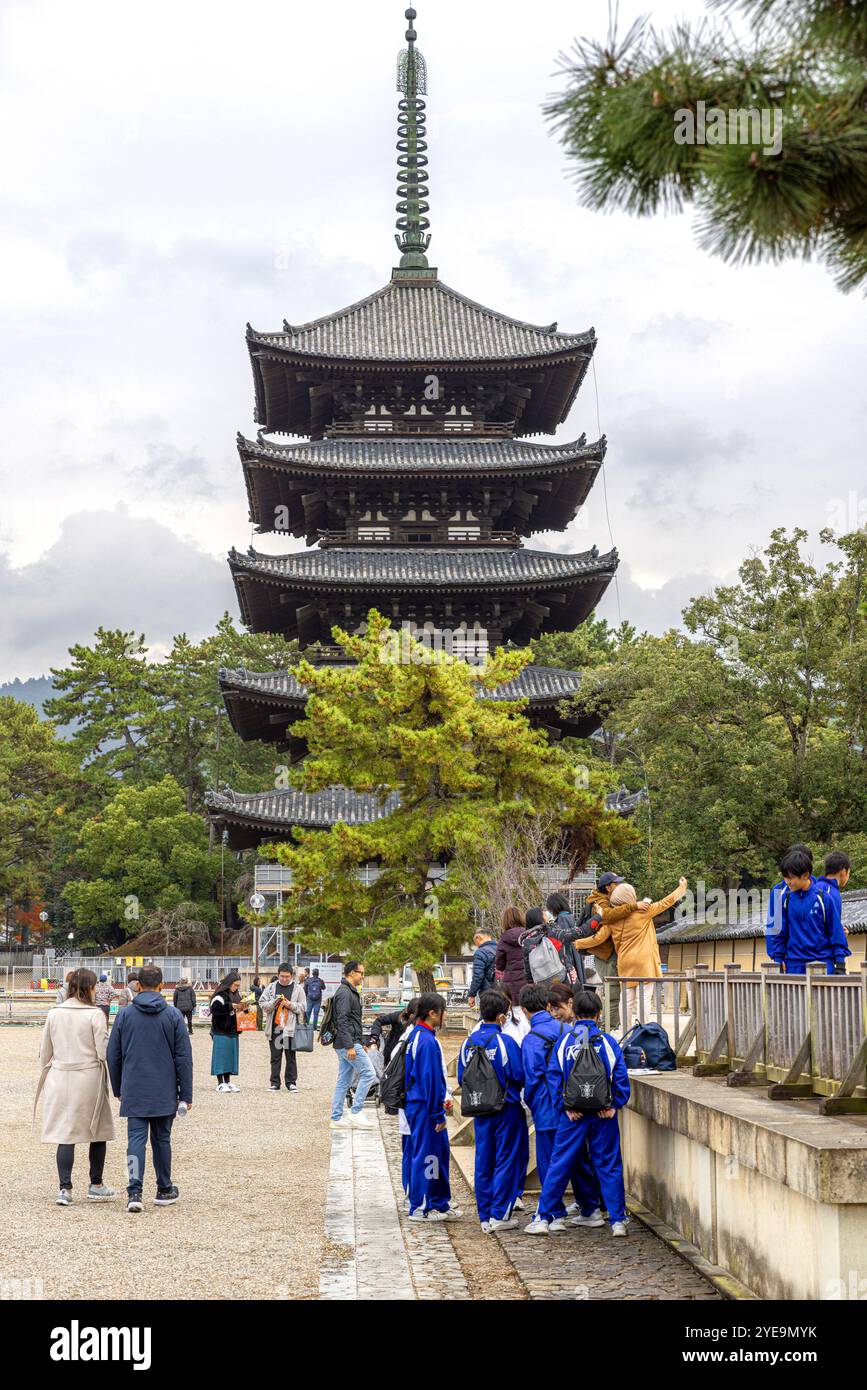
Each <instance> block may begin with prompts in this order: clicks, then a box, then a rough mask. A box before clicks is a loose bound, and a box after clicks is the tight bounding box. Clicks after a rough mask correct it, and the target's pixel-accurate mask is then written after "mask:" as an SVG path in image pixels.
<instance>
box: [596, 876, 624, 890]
mask: <svg viewBox="0 0 867 1390" xmlns="http://www.w3.org/2000/svg"><path fill="white" fill-rule="evenodd" d="M625 881H626V880H625V879H623V878H621V876H620V874H600V875H599V877H598V878H597V880H596V887H597V888H607V887H608V885H609V883H625Z"/></svg>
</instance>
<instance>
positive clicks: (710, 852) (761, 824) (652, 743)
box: [582, 530, 867, 892]
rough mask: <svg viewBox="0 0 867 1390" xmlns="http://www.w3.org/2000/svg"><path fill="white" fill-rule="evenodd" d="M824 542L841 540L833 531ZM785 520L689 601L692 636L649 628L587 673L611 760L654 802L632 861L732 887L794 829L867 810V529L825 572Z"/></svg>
mask: <svg viewBox="0 0 867 1390" xmlns="http://www.w3.org/2000/svg"><path fill="white" fill-rule="evenodd" d="M823 539H824V540H825V541H826V542H829V541H831V540H832V537H831V535H830V534H829V533H824V534H823ZM805 541H806V533H805V532H803V531H798V530H796V531H794V532H793V533H792V534H791V535H789V534H787V533H786V532H785V531H783V530H776V531H774V532H773V533H772V535H771V540H770V542H769V544H768V546H767V548H766V550H765V552H764V554H763V555H756V556H752V557H750V558H749V559H748V560H747V561H745V562H744V564H743V565H742V566H741V568H740V572H739V579H738V582H737V583H736V584H731V585H721V586H719V587H718V588H717V589H716V590H715V591H714V592H713V593H712V594H711V595H709V596H705V597H701V598H698V599H695V600H693V602H692V603H691V604H689V605H688V607H687V608H686V610H685V612H684V622H685V624H686V627H687V633H680V632H670V633H668V634H666V636H665V637H662V638H656V637H646V638H644V639H642V641H641V642H639V643H638V644H637V645H636V646H635V647H634V648H632V649H630V650H628V651H626V652H623V653H621V654H620V656H619V657H618V659H617V660H615V661H614V662H612V663H609V664H608V665H607V666H605V667H602V668H599V670H598V671H596V672H594V673H591V677H590V678H589V679H588V684H587V686H586V688H585V690H584V692H583V694H582V699H584V700H585V701H587V702H589V703H590V704H591V706H592V707H594V708H596V709H597V710H599V711H600V712H601V713H603V714H604V718H605V723H606V729H607V731H608V734H609V747H610V749H611V757H612V758H613V760H614V762H615V764H616V765H619V766H620V767H621V768H626V767H627V766H628V767H630V768H631V769H632V771H633V775H632V778H627V777H625V778H624V780H630V784H631V785H635V784H637V785H639V786H641V785H645V786H646V787H647V790H648V793H649V798H648V801H647V803H646V804H644V805H643V806H642V807H641V808H640V809H639V811H638V813H637V815H636V818H635V829H636V831H637V832H638V835H639V836H640V837H641V844H642V847H643V848H649V850H650V855H649V858H650V864H649V865H648V862H647V856H645V855H644V854H643V852H640V851H639V848H638V846H637V845H634V846H633V847H632V848H631V849H627V856H626V859H625V861H624V863H625V864H626V868H627V869H628V870H629V871H634V872H639V873H641V874H642V875H647V874H648V871H649V873H650V879H651V882H650V884H649V891H651V892H656V891H658V890H660V889H661V888H662V887H664V885H665V884H666V883H668V882H670V880H671V878H672V876H673V875H674V876H676V875H677V874H678V873H680V872H683V873H686V874H687V875H688V876H690V877H697V876H699V875H701V876H703V877H706V878H707V879H709V880H710V881H711V883H712V884H713V885H714V886H717V885H718V886H723V887H726V888H733V887H738V886H750V885H751V884H752V883H754V882H764V883H766V882H767V881H768V880H769V879H770V878H771V877H772V876H775V867H774V866H775V862H776V859H777V857H778V855H779V853H780V852H781V850H782V849H783V848H784V847H785V846H786V845H787V844H789V843H791V842H793V841H795V840H807V841H809V842H811V843H812V844H814V845H816V846H818V845H826V846H827V845H831V844H832V843H838V842H839V843H840V847H841V848H842V847H844V844H843V843H842V842H843V841H845V840H846V838H847V837H851V836H852V835H855V836H857V835H858V833H859V832H860V830H861V827H863V825H864V824H865V820H867V755H865V744H864V740H863V738H862V732H863V717H864V690H863V680H862V676H863V672H864V669H865V666H864V660H865V642H867V607H865V603H864V574H865V571H867V534H865V533H861V532H858V533H855V534H854V535H852V536H844V537H842V538H841V539H840V541H839V542H838V544H839V548H840V551H841V553H842V557H843V558H842V559H835V560H832V561H831V562H829V563H828V564H826V565H825V566H824V567H822V568H819V567H817V566H816V565H814V564H813V563H812V562H811V561H809V560H808V559H806V558H805V557H804V555H803V554H802V549H803V546H804V542H805Z"/></svg>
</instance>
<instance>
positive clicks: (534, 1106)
mask: <svg viewBox="0 0 867 1390" xmlns="http://www.w3.org/2000/svg"><path fill="white" fill-rule="evenodd" d="M547 1005H548V987H547V985H525V986H524V988H523V989H522V990H521V1008H522V1009H523V1010H524V1013H525V1014H526V1015H527V1019H528V1022H529V1024H530V1031H529V1033H528V1034H527V1035H526V1037H525V1038H524V1040H523V1042H522V1043H521V1065H522V1066H523V1068H524V1100H525V1102H526V1103H527V1105H529V1107H530V1114H531V1115H532V1116H533V1125H534V1127H535V1130H536V1168H537V1171H538V1173H539V1181H540V1182H544V1181H545V1174H546V1173H547V1171H548V1163H549V1161H550V1158H551V1150H552V1148H553V1147H554V1134H555V1131H556V1129H557V1124H558V1121H559V1118H560V1115H559V1108H558V1104H557V1096H556V1095H555V1094H554V1092H553V1091H552V1089H551V1084H550V1082H549V1079H548V1063H549V1062H550V1060H551V1053H552V1052H553V1050H554V1047H555V1045H556V1044H557V1043H558V1042H559V1041H560V1039H561V1038H562V1036H563V1033H564V1032H565V1028H564V1025H563V1024H562V1023H561V1022H560V1020H559V1019H557V1018H554V1017H553V1016H552V1015H551V1014H550V1013H549V1012H548V1007H547Z"/></svg>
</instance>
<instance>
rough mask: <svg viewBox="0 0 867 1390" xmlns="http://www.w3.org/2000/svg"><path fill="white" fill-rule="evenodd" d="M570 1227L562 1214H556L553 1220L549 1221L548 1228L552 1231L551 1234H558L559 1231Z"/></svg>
mask: <svg viewBox="0 0 867 1390" xmlns="http://www.w3.org/2000/svg"><path fill="white" fill-rule="evenodd" d="M568 1229H569V1228H568V1227H567V1225H566V1222H565V1221H564V1220H563V1218H562V1216H555V1217H554V1220H553V1221H549V1222H548V1230H549V1232H550V1233H551V1235H557V1234H558V1232H560V1231H566V1230H568Z"/></svg>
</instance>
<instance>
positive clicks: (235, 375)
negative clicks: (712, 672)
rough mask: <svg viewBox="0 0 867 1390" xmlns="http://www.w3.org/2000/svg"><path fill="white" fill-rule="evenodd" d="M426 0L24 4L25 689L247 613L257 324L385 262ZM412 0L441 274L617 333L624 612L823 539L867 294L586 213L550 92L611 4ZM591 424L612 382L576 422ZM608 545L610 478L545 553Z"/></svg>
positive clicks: (855, 441) (10, 625)
mask: <svg viewBox="0 0 867 1390" xmlns="http://www.w3.org/2000/svg"><path fill="white" fill-rule="evenodd" d="M403 8H404V5H403V4H402V3H401V0H397V2H395V0H364V3H363V4H362V3H358V0H330V3H328V4H320V5H313V4H306V3H298V0H291V2H290V0H246V3H245V4H243V5H239V4H237V3H234V0H233V2H232V3H228V0H216V3H215V0H208V3H204V0H173V3H169V0H148V3H147V4H144V3H139V0H127V2H126V3H124V4H123V5H119V4H117V3H116V0H78V2H77V3H76V4H74V5H72V4H69V3H68V0H2V4H0V125H2V129H3V131H4V137H5V138H4V140H3V142H2V150H0V199H2V206H0V219H2V220H0V266H2V271H0V315H2V334H0V374H2V402H3V434H2V446H0V681H2V680H5V679H8V678H10V677H13V676H16V675H17V676H20V677H22V678H24V677H27V676H30V675H37V674H40V673H42V672H43V671H45V670H46V669H47V668H48V666H49V665H51V664H57V663H58V662H61V661H62V660H63V657H64V653H65V649H66V647H67V646H68V645H69V643H70V642H72V641H81V640H86V639H87V638H88V636H89V635H90V634H91V633H92V631H93V629H94V628H95V627H96V626H97V625H98V624H100V623H101V624H103V625H106V626H122V627H132V628H136V629H138V630H141V631H144V632H146V634H147V635H148V637H149V639H150V641H151V642H152V643H153V645H154V646H155V647H157V648H159V647H160V646H161V645H162V644H164V643H165V642H166V641H167V640H168V639H169V638H170V636H171V633H172V632H175V631H180V630H186V631H187V632H189V633H190V635H200V634H202V633H204V632H206V631H208V630H209V629H210V628H211V627H212V626H213V623H214V622H215V621H216V619H217V618H218V616H219V615H220V613H221V612H222V611H223V609H224V608H227V607H228V608H229V609H230V611H232V612H233V613H235V612H236V608H235V603H234V595H233V591H232V588H231V585H230V582H229V577H228V571H227V567H226V564H225V553H226V550H227V549H228V547H229V546H230V545H232V544H236V545H239V546H241V547H245V546H246V545H247V544H248V543H249V542H250V539H251V530H250V525H249V522H248V520H247V513H246V504H245V497H244V488H243V483H242V478H241V471H240V466H239V463H238V458H237V455H236V453H235V448H234V438H235V433H236V431H237V430H238V429H241V430H243V431H245V432H247V433H250V432H252V429H253V425H252V419H251V415H252V405H253V392H252V381H251V375H250V369H249V364H248V358H247V353H246V349H245V345H244V325H245V322H246V321H247V320H249V321H250V322H251V323H253V325H254V326H255V327H257V328H260V329H274V328H278V327H279V326H280V324H281V322H282V320H283V318H284V317H286V318H288V319H290V320H291V321H292V322H295V323H298V322H303V321H305V320H307V319H310V318H314V317H316V316H318V315H321V314H325V313H329V312H332V311H333V310H335V309H338V308H341V307H343V306H344V305H346V304H348V303H350V302H352V301H353V300H355V299H358V298H361V297H362V296H364V295H366V294H368V293H370V292H371V291H373V290H374V289H377V288H378V287H379V286H380V285H382V284H384V283H385V281H386V280H387V279H388V276H389V273H390V270H391V266H392V264H393V263H394V252H395V248H394V242H393V218H394V202H395V195H394V139H395V111H396V93H395V90H394V62H395V56H396V53H397V51H398V49H399V48H400V47H401V45H402V42H403V31H404V28H405V21H404V19H403ZM417 8H418V10H419V18H418V21H417V27H418V29H419V45H420V47H421V49H422V51H423V52H424V54H425V56H426V57H427V60H428V64H429V70H430V93H429V98H428V111H429V138H430V159H431V165H430V171H431V194H432V197H431V201H432V230H433V233H434V240H433V244H432V247H431V261H432V264H435V265H437V266H438V267H439V269H440V274H441V276H442V278H443V279H444V280H445V281H446V283H448V284H450V285H452V286H454V287H455V288H456V289H459V290H461V291H462V292H463V293H465V294H468V295H470V296H472V297H473V298H475V299H478V300H481V301H482V302H483V303H486V304H489V305H491V306H492V307H494V308H496V309H499V310H501V311H503V312H505V313H508V314H512V315H514V316H516V317H519V318H524V319H529V320H531V321H533V322H538V323H549V322H551V321H552V320H554V319H557V320H558V321H559V324H560V327H561V328H562V329H566V330H570V331H577V330H582V329H585V328H587V327H589V326H590V325H591V324H592V325H593V326H595V328H596V331H597V334H598V336H599V348H598V352H597V357H596V366H597V373H598V386H599V399H600V414H601V428H602V430H603V431H604V432H605V433H607V435H608V437H609V441H610V444H609V454H608V461H607V464H606V472H607V487H608V501H609V511H610V522H611V529H612V532H613V536H614V541H615V543H616V544H617V546H618V548H619V550H620V553H621V556H622V563H621V570H620V584H619V601H620V607H621V610H622V613H623V616H624V617H627V618H629V619H631V620H632V621H633V622H635V623H636V624H638V625H639V626H646V627H649V628H651V629H652V630H662V629H664V628H665V627H666V626H667V625H669V624H670V623H672V622H676V621H677V619H678V616H679V612H680V608H681V606H682V604H683V603H684V602H685V601H686V600H687V599H688V598H689V597H690V596H691V595H692V594H694V593H696V592H700V591H704V590H705V589H707V588H708V587H709V586H711V585H712V584H713V582H714V581H715V580H719V579H721V578H724V577H728V576H731V575H732V573H733V572H734V571H735V569H736V567H737V565H738V564H739V562H740V561H741V560H742V558H743V557H744V555H745V554H746V553H747V552H748V551H749V550H750V549H751V548H754V547H760V546H761V545H762V544H763V543H764V541H765V540H766V538H767V535H768V532H769V531H770V529H771V527H772V526H774V525H778V524H785V525H789V526H794V525H797V524H800V525H804V526H806V527H808V528H809V529H810V530H811V532H812V533H813V534H814V535H815V534H817V532H818V530H819V529H820V527H821V526H822V525H824V524H825V522H826V519H827V517H828V508H829V505H831V502H832V499H834V498H846V497H847V496H848V494H849V492H850V491H854V490H857V489H859V488H861V489H862V491H863V483H864V472H865V469H864V447H863V438H864V425H865V413H867V403H865V392H864V386H863V383H864V380H865V349H864V332H863V324H864V303H863V300H862V299H861V298H859V297H858V296H849V297H843V296H841V295H839V294H838V293H837V292H836V291H835V289H834V287H833V284H832V283H831V281H830V279H829V278H828V276H827V275H826V273H825V272H824V271H823V270H822V269H821V268H820V267H819V266H811V265H786V266H783V267H779V268H771V267H761V268H755V269H730V268H727V267H726V266H724V265H723V264H722V263H721V262H718V261H715V260H711V259H710V258H709V257H707V256H706V255H705V254H704V253H703V252H701V251H699V250H698V249H697V247H696V245H695V241H694V237H693V230H692V226H691V218H690V216H689V215H686V216H681V217H668V218H663V217H660V218H658V219H655V220H651V221H644V220H633V219H630V218H627V217H625V216H621V215H614V216H605V215H601V214H596V213H590V212H587V211H584V210H582V209H580V208H579V207H578V206H577V202H576V199H575V195H574V188H573V186H572V185H571V184H570V181H569V177H568V171H567V169H566V165H565V159H564V156H563V153H562V151H561V149H560V146H559V145H558V144H557V142H556V141H555V140H554V139H553V138H552V137H551V135H550V134H549V132H548V129H547V127H546V124H545V122H544V120H543V118H542V115H541V111H540V105H541V103H542V102H543V100H544V99H545V97H546V96H547V95H549V94H550V93H551V92H552V91H554V90H555V89H556V88H557V85H558V79H557V78H556V77H555V75H554V69H555V65H556V56H557V53H558V51H559V50H561V49H563V48H566V47H568V46H569V45H570V44H571V41H572V39H573V38H574V37H575V36H576V34H578V33H584V34H594V35H596V36H599V37H602V36H603V35H604V33H605V31H606V28H607V4H606V0H582V3H581V4H580V5H576V4H575V3H574V0H573V2H572V3H569V2H568V0H538V3H536V4H535V5H533V6H531V7H528V6H527V5H525V4H519V3H518V0H501V3H500V4H498V5H496V6H491V5H468V4H467V3H466V0H436V3H435V4H434V3H432V0H419V3H418V5H417ZM690 8H691V11H692V12H694V13H696V14H697V13H698V12H699V10H700V7H699V6H698V5H697V4H693V5H692V6H691V7H690ZM640 9H641V10H647V9H651V10H652V12H653V15H654V18H655V20H657V21H659V22H660V23H665V22H667V21H668V20H670V19H671V18H673V17H674V16H675V15H677V14H678V13H682V12H683V10H684V6H683V5H678V6H675V5H672V4H670V3H669V2H668V0H659V3H656V4H652V3H651V0H645V3H644V4H643V5H638V4H634V3H632V0H624V3H622V5H621V15H622V25H624V26H625V24H627V23H628V22H629V21H630V20H631V18H632V17H633V16H634V15H635V14H637V13H638V12H639V10H640ZM596 429H597V421H596V406H595V400H594V393H593V390H592V385H591V384H590V382H589V381H588V384H587V385H586V386H585V388H584V390H583V391H582V392H581V395H580V396H579V399H578V402H577V403H576V406H575V408H574V410H573V413H572V416H571V418H570V420H569V422H568V425H567V426H566V427H565V428H564V429H563V430H562V431H561V437H563V438H572V437H575V436H577V435H578V434H580V433H581V432H582V431H585V430H586V431H587V433H588V435H589V436H590V437H595V435H596ZM594 541H595V542H597V543H598V544H599V545H600V548H603V549H607V548H608V545H609V544H610V541H609V533H608V525H607V522H606V515H605V508H604V502H603V489H602V485H601V481H600V482H599V483H598V484H597V486H596V488H595V489H594V493H593V495H592V498H591V501H590V503H589V506H588V507H587V509H586V514H585V515H583V516H582V518H581V519H580V522H579V524H578V525H577V526H576V527H574V528H573V530H572V531H571V532H569V533H567V534H566V536H565V537H564V536H549V537H542V538H540V539H539V542H538V543H539V544H541V545H550V546H556V547H558V548H572V549H584V548H586V547H587V545H589V544H591V543H593V542H594ZM257 544H259V545H260V546H261V547H262V548H266V546H267V543H266V542H265V541H264V540H260V541H257ZM605 611H607V613H608V614H609V616H613V617H616V611H617V604H616V596H615V595H614V594H613V592H612V594H611V596H610V597H609V599H608V600H607V601H606V610H605Z"/></svg>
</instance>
